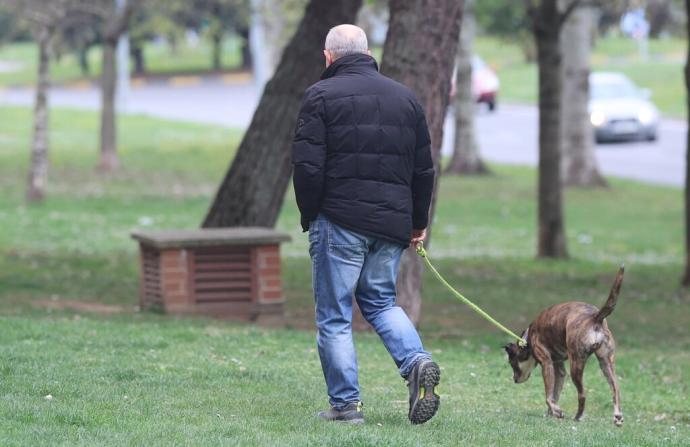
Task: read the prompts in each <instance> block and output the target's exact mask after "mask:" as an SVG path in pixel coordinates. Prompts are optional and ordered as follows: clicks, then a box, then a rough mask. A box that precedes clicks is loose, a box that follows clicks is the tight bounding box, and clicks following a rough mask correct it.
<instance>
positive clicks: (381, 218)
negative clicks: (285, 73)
mask: <svg viewBox="0 0 690 447" xmlns="http://www.w3.org/2000/svg"><path fill="white" fill-rule="evenodd" d="M292 162H293V164H294V168H295V171H294V184H295V195H296V196H297V205H298V206H299V209H300V212H301V214H302V216H301V217H302V219H301V221H302V228H303V229H304V231H307V230H308V229H309V223H310V222H311V221H312V220H313V219H314V218H315V217H316V215H317V214H318V213H319V212H321V213H323V214H324V215H325V216H326V217H327V218H329V219H331V220H332V221H333V222H334V223H336V224H338V225H341V226H343V227H345V228H348V229H350V230H352V231H355V232H359V233H362V234H365V235H369V236H373V237H376V238H380V239H385V240H388V241H392V242H396V243H398V244H401V245H404V246H407V245H409V242H410V236H411V233H412V228H416V229H422V228H426V226H427V224H428V215H429V204H430V202H431V194H432V191H433V184H434V168H433V163H432V161H431V151H430V139H429V131H428V129H427V125H426V118H425V117H424V112H423V110H422V107H421V106H420V105H419V103H418V101H417V99H416V98H415V95H414V94H413V93H412V91H411V90H410V89H408V88H407V87H405V86H403V85H402V84H399V83H397V82H395V81H393V80H391V79H389V78H387V77H385V76H383V75H381V74H379V72H378V66H377V65H376V61H375V60H374V58H372V57H371V56H368V55H365V54H353V55H349V56H344V57H342V58H340V59H338V60H337V61H335V62H334V63H333V64H331V65H330V66H329V67H328V68H327V69H326V70H325V71H324V72H323V75H322V76H321V80H320V81H319V82H317V83H316V84H314V85H312V86H311V87H309V88H308V89H307V91H306V93H305V95H304V99H303V103H302V108H301V110H300V113H299V118H298V120H297V129H296V132H295V139H294V144H293V154H292Z"/></svg>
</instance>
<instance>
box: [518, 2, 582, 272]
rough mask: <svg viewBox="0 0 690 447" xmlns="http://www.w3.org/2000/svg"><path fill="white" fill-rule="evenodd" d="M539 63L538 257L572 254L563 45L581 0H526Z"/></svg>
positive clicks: (562, 256)
mask: <svg viewBox="0 0 690 447" xmlns="http://www.w3.org/2000/svg"><path fill="white" fill-rule="evenodd" d="M524 2H525V5H526V9H527V14H528V17H529V19H530V24H531V27H532V32H533V33H534V38H535V43H536V45H537V60H538V63H539V186H538V192H537V196H538V225H539V235H538V247H537V256H539V257H553V258H564V257H567V256H568V251H567V249H566V240H565V224H564V218H563V199H562V188H561V186H562V185H561V141H562V140H561V80H562V79H561V78H562V74H561V48H560V34H561V29H562V28H563V24H564V23H565V21H566V20H567V18H568V16H569V15H570V14H571V13H572V12H573V10H574V9H575V8H576V7H578V6H579V4H580V2H581V1H580V0H570V1H569V2H568V4H567V5H566V6H565V8H564V10H562V11H560V10H559V8H558V3H559V2H558V0H524Z"/></svg>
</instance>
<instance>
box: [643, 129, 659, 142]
mask: <svg viewBox="0 0 690 447" xmlns="http://www.w3.org/2000/svg"><path fill="white" fill-rule="evenodd" d="M645 140H647V141H656V140H657V135H656V131H652V132H649V133H648V134H647V136H646V137H645Z"/></svg>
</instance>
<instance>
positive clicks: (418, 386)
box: [407, 360, 441, 424]
mask: <svg viewBox="0 0 690 447" xmlns="http://www.w3.org/2000/svg"><path fill="white" fill-rule="evenodd" d="M440 380H441V370H440V369H439V367H438V365H437V364H436V363H435V362H432V361H431V360H420V361H418V362H417V364H416V365H415V366H414V368H412V372H410V375H409V376H407V386H408V388H409V389H410V413H409V415H408V418H409V419H410V422H412V423H413V424H423V423H425V422H426V421H428V420H429V419H431V418H432V417H434V415H435V414H436V412H437V411H438V406H439V404H440V403H441V397H440V396H439V395H438V394H436V386H438V383H439V382H440Z"/></svg>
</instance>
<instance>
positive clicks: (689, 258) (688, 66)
mask: <svg viewBox="0 0 690 447" xmlns="http://www.w3.org/2000/svg"><path fill="white" fill-rule="evenodd" d="M685 14H686V17H687V21H686V25H685V26H686V32H687V41H688V42H690V0H685ZM685 105H686V109H687V120H688V131H687V137H686V145H685V153H686V160H685V256H686V262H685V274H684V275H683V285H684V286H686V287H687V286H690V46H688V52H687V56H686V59H685Z"/></svg>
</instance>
